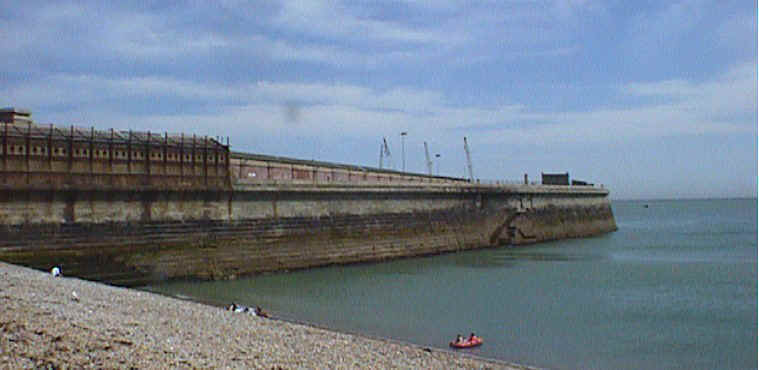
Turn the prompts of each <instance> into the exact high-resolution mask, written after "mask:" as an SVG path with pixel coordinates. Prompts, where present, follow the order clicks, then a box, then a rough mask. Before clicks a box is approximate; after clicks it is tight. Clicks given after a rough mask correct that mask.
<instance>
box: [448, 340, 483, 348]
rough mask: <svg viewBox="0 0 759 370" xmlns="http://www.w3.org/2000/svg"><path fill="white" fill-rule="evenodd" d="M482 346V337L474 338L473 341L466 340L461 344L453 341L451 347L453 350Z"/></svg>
mask: <svg viewBox="0 0 759 370" xmlns="http://www.w3.org/2000/svg"><path fill="white" fill-rule="evenodd" d="M481 344H482V338H480V337H474V338H472V339H466V340H464V341H461V342H456V341H453V342H451V343H450V345H451V347H453V348H472V347H477V346H479V345H481Z"/></svg>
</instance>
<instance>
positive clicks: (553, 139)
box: [0, 0, 757, 199]
mask: <svg viewBox="0 0 759 370" xmlns="http://www.w3.org/2000/svg"><path fill="white" fill-rule="evenodd" d="M0 29H1V30H2V31H1V32H0V44H2V45H3V47H2V49H0V50H1V51H0V106H15V107H22V108H26V109H30V110H31V111H32V112H33V118H34V119H35V121H37V122H41V123H57V124H76V125H80V126H95V127H97V128H103V129H106V128H111V127H114V128H117V129H139V130H148V129H149V130H152V131H157V132H163V131H168V132H185V133H195V134H200V135H211V136H229V137H230V141H231V144H232V145H233V149H235V150H240V151H248V152H254V153H262V154H271V155H281V156H289V157H295V158H302V159H316V160H323V161H332V162H341V163H349V164H356V165H367V166H378V161H379V147H380V142H381V140H382V138H383V137H387V139H388V141H389V143H390V149H391V151H392V157H393V158H392V162H393V164H394V165H395V167H396V168H397V169H400V168H401V167H402V162H403V159H402V158H401V157H402V156H401V153H402V148H401V139H400V133H401V132H403V131H406V132H408V136H406V137H405V145H404V148H405V153H406V161H405V162H406V169H407V170H409V171H412V172H419V173H424V172H426V167H425V160H424V146H423V143H424V142H425V141H427V142H428V143H429V146H430V151H431V154H432V155H433V156H434V154H440V162H439V169H440V174H442V175H449V176H461V177H464V176H466V160H465V154H464V149H463V137H464V136H466V137H467V138H468V140H469V144H470V147H471V151H472V159H473V167H474V174H475V177H478V178H481V179H490V180H497V179H507V180H518V179H521V178H522V176H523V174H524V173H527V174H528V175H529V176H530V178H531V179H538V178H539V175H540V173H541V171H542V172H565V171H568V172H570V175H571V176H572V177H573V178H577V179H581V180H587V181H590V182H594V183H596V184H604V185H605V186H606V187H608V188H610V189H611V191H612V197H613V198H616V199H626V198H694V197H734V196H753V197H756V194H757V3H756V2H753V1H700V0H688V1H671V2H662V1H594V0H566V1H551V0H545V1H539V0H536V1H529V0H513V1H510V0H504V1H480V2H474V1H452V0H438V1H422V0H395V1H390V2H378V1H349V2H341V1H289V2H278V1H265V0H263V1H252V2H245V1H232V0H222V1H215V2H204V1H192V2H145V1H139V2H126V1H125V2H103V1H92V2H87V1H76V2H57V1H56V2H38V1H23V2H10V1H4V2H0ZM435 167H436V168H437V167H438V164H436V165H435Z"/></svg>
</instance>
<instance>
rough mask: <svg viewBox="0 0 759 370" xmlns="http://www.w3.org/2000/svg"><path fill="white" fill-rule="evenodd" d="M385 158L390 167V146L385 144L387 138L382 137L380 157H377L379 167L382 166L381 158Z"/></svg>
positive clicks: (391, 164)
mask: <svg viewBox="0 0 759 370" xmlns="http://www.w3.org/2000/svg"><path fill="white" fill-rule="evenodd" d="M385 158H387V159H388V164H389V165H390V166H391V167H392V166H393V163H392V157H391V156H390V146H389V145H387V139H385V138H384V137H383V138H382V143H381V144H380V158H379V168H383V167H382V166H383V164H384V163H383V162H384V161H383V160H384V159H385Z"/></svg>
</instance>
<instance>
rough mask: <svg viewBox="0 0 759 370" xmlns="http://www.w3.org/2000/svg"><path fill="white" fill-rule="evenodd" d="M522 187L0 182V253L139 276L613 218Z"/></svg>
mask: <svg viewBox="0 0 759 370" xmlns="http://www.w3.org/2000/svg"><path fill="white" fill-rule="evenodd" d="M530 188H531V189H522V190H520V189H508V188H505V187H498V188H487V187H471V188H460V187H448V188H446V187H416V188H414V187H409V186H399V187H366V186H331V187H319V186H314V187H303V186H286V185H278V186H276V187H270V186H269V187H263V188H251V189H246V188H240V189H236V190H235V191H233V192H213V193H206V192H154V193H150V192H148V193H134V192H126V191H118V192H117V191H112V192H92V191H86V192H76V193H75V194H72V193H71V192H68V193H67V192H60V193H59V192H7V191H5V192H3V194H5V195H6V196H5V197H3V199H0V219H1V220H3V221H4V224H3V225H2V228H0V230H2V231H0V259H2V260H4V261H8V262H11V263H17V264H22V265H28V266H32V267H35V268H40V269H49V268H50V267H51V266H52V265H62V266H63V269H64V271H66V273H68V274H71V275H76V276H81V277H84V278H87V279H92V280H101V281H106V282H109V283H113V284H120V285H139V284H145V283H148V282H151V281H157V280H162V279H173V278H201V279H228V278H235V277H238V276H244V275H248V274H253V273H259V272H265V271H280V270H289V269H297V268H305V267H311V266H320V265H327V264H335V263H352V262H368V261H380V260H384V259H389V258H397V257H409V256H417V255H427V254H437V253H443V252H451V251H457V250H465V249H473V248H482V247H493V246H505V245H520V244H527V243H536V242H541V241H546V240H555V239H564V238H574V237H584V236H590V235H597V234H600V233H604V232H609V231H612V230H615V229H616V225H615V223H614V218H613V215H612V213H611V207H610V204H609V202H608V199H607V196H606V192H605V191H600V190H598V189H585V191H580V190H570V189H565V191H562V192H558V191H557V190H555V189H542V188H541V187H530ZM9 195H10V196H9ZM72 199H75V200H74V201H72ZM67 214H68V216H67Z"/></svg>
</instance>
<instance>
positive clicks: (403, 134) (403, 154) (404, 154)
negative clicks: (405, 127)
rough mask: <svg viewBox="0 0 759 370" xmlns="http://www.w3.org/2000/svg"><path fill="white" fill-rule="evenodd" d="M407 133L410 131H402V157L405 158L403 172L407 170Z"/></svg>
mask: <svg viewBox="0 0 759 370" xmlns="http://www.w3.org/2000/svg"><path fill="white" fill-rule="evenodd" d="M406 135H408V132H406V131H403V132H401V158H403V172H406V141H405V138H406Z"/></svg>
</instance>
